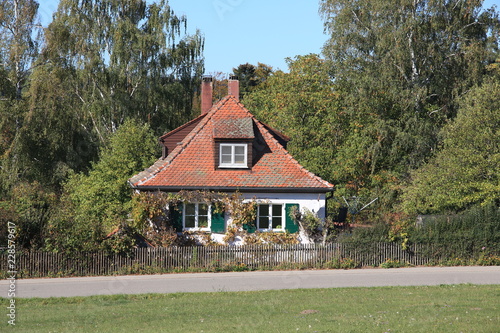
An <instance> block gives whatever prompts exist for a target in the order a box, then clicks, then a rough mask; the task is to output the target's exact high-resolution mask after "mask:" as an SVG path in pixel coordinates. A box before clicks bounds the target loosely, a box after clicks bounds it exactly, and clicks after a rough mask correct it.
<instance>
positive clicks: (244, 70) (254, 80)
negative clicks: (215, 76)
mask: <svg viewBox="0 0 500 333" xmlns="http://www.w3.org/2000/svg"><path fill="white" fill-rule="evenodd" d="M272 72H273V69H272V67H270V66H268V65H265V64H263V63H260V62H259V63H258V64H257V66H254V65H252V64H249V63H246V64H241V65H239V66H238V67H237V68H233V75H235V76H237V77H238V80H239V84H240V99H243V100H244V98H245V96H246V95H247V94H248V93H249V92H251V91H252V90H253V89H254V88H255V87H257V86H258V85H259V84H261V83H263V82H265V81H266V80H267V78H268V77H269V76H270V75H271V73H272Z"/></svg>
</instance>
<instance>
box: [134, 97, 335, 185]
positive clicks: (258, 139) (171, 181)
mask: <svg viewBox="0 0 500 333" xmlns="http://www.w3.org/2000/svg"><path fill="white" fill-rule="evenodd" d="M197 119H198V118H197ZM273 134H274V135H276V133H275V132H273V131H270V130H269V127H268V126H267V125H265V124H263V123H261V122H259V121H258V120H257V119H255V117H254V116H253V115H252V114H251V113H250V112H249V111H248V110H247V109H246V108H245V107H244V106H243V104H241V103H239V102H238V101H237V100H236V99H235V98H234V96H231V95H230V96H226V97H225V98H223V99H222V100H221V101H220V102H219V103H217V104H216V105H214V106H213V107H212V108H211V109H210V111H209V112H208V113H207V114H206V116H205V117H203V118H202V119H201V120H200V121H199V123H198V124H197V125H196V127H195V128H194V129H193V130H192V131H191V132H190V133H189V134H188V135H187V136H186V137H185V138H184V140H183V141H182V142H181V143H180V144H179V145H178V146H177V147H176V148H175V149H174V150H173V151H172V152H171V153H170V154H169V155H168V156H167V157H166V158H164V159H159V160H158V161H156V162H155V164H153V165H152V166H151V167H150V168H148V169H146V170H144V171H143V172H141V173H139V174H137V175H135V176H134V177H132V178H131V179H129V183H130V184H131V185H132V187H134V188H137V189H141V190H147V189H151V190H155V189H162V190H168V189H171V190H180V189H210V190H218V189H219V190H242V191H244V190H255V191H258V190H259V189H261V190H263V189H266V190H272V189H275V190H276V191H278V190H285V189H287V190H302V191H310V192H327V191H330V190H331V189H333V185H332V184H330V183H328V182H327V181H324V180H323V179H321V178H319V177H317V176H315V175H314V174H313V173H311V172H309V171H307V170H306V169H305V168H304V167H302V166H301V165H300V164H299V163H298V162H297V161H296V160H295V159H294V158H293V157H292V156H291V155H290V154H289V153H288V152H287V151H286V149H285V148H284V147H283V146H282V145H281V144H280V143H279V142H278V140H277V139H276V138H275V136H274V135H273ZM167 135H168V134H167ZM214 139H233V141H231V142H234V141H236V140H235V139H245V140H248V139H251V140H253V142H254V148H255V147H257V148H258V149H259V148H260V150H261V153H260V154H259V156H258V157H257V158H254V164H253V165H252V167H251V168H249V169H217V168H216V163H215V158H216V157H215V152H214V147H215V146H214Z"/></svg>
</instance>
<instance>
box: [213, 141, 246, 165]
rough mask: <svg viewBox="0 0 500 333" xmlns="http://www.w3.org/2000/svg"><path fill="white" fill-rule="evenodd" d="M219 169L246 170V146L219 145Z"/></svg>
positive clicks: (242, 144) (237, 144) (236, 144)
mask: <svg viewBox="0 0 500 333" xmlns="http://www.w3.org/2000/svg"><path fill="white" fill-rule="evenodd" d="M219 149H220V151H219V168H247V167H248V164H247V158H248V145H247V144H246V143H221V144H220V145H219Z"/></svg>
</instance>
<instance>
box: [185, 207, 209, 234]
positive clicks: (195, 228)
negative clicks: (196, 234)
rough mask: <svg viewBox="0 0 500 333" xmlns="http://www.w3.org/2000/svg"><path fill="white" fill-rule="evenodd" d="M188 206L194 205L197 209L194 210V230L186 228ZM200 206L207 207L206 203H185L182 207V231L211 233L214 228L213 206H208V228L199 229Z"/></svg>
mask: <svg viewBox="0 0 500 333" xmlns="http://www.w3.org/2000/svg"><path fill="white" fill-rule="evenodd" d="M188 204H192V205H195V208H194V214H195V215H194V225H195V227H194V228H191V227H190V228H186V215H187V214H186V205H188ZM200 204H205V205H207V204H206V203H204V202H188V203H184V204H183V206H182V230H186V231H210V230H211V227H212V205H210V204H208V212H207V214H208V216H207V221H208V226H207V227H205V228H199V227H198V212H199V208H198V207H199V205H200Z"/></svg>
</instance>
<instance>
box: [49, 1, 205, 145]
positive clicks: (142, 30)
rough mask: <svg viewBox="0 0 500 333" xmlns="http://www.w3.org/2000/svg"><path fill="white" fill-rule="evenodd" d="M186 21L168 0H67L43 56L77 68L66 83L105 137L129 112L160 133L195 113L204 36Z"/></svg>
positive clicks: (103, 139)
mask: <svg viewBox="0 0 500 333" xmlns="http://www.w3.org/2000/svg"><path fill="white" fill-rule="evenodd" d="M186 25H187V20H186V17H185V16H177V15H175V14H174V12H173V10H172V9H171V8H170V6H169V5H168V2H167V1H165V0H160V1H157V2H154V3H147V2H146V1H145V0H138V1H125V0H92V1H83V2H82V1H77V2H75V1H72V0H62V1H60V3H59V7H58V11H57V12H56V13H55V15H54V21H53V22H52V23H51V24H50V26H49V27H48V30H47V33H46V34H47V46H46V48H45V50H44V57H45V58H46V59H47V61H50V62H54V63H56V64H57V66H58V67H61V68H64V69H65V70H67V71H69V72H72V73H74V74H73V75H74V77H75V78H76V79H77V80H76V82H72V81H73V80H68V81H65V82H64V83H63V84H64V87H65V88H66V90H67V91H68V92H69V93H71V94H73V95H74V96H76V97H77V98H76V100H75V105H74V109H75V111H76V112H78V113H79V114H81V115H82V116H83V115H85V118H86V119H88V120H89V122H88V124H86V125H87V127H88V130H91V133H92V134H93V135H94V136H95V137H96V138H97V139H98V140H99V141H100V142H101V143H105V142H106V139H107V136H108V135H109V133H112V132H114V131H115V130H116V128H118V127H119V126H120V125H121V124H122V123H123V122H124V121H125V120H126V119H128V118H135V119H138V120H139V121H140V122H146V121H148V122H150V124H151V127H152V128H153V130H154V131H155V133H156V134H161V133H163V131H165V130H167V129H173V128H175V127H177V126H179V125H181V124H182V123H183V122H185V121H187V120H188V119H189V118H190V116H191V107H192V99H193V96H194V91H195V89H196V88H198V86H199V77H200V76H201V73H202V69H203V59H202V54H201V52H202V50H203V38H202V37H201V35H200V33H199V32H197V33H196V34H195V35H186V34H185V33H183V32H184V31H185V29H186Z"/></svg>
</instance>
